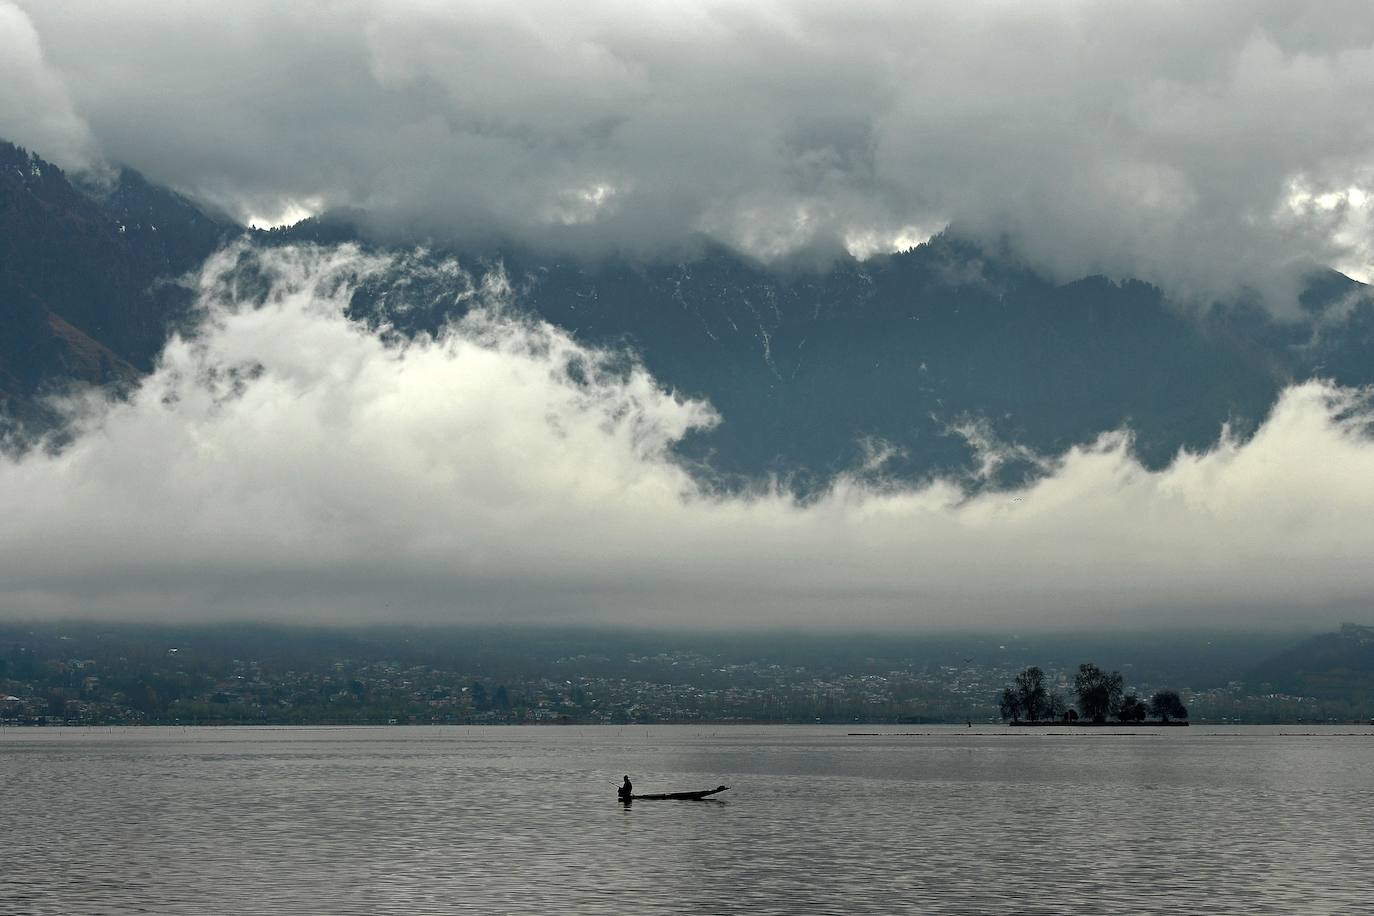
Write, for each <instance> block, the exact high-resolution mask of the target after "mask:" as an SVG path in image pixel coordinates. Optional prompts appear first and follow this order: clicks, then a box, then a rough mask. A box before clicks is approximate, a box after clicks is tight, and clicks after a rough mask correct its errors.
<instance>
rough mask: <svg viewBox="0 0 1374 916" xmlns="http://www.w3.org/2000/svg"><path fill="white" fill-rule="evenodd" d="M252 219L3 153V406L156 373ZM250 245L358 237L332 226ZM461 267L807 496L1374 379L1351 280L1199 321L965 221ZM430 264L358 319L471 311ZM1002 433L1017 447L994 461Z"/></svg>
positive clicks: (469, 258) (370, 291) (130, 181)
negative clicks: (996, 248)
mask: <svg viewBox="0 0 1374 916" xmlns="http://www.w3.org/2000/svg"><path fill="white" fill-rule="evenodd" d="M244 231H245V230H243V229H242V228H241V227H239V226H236V225H233V224H232V222H231V221H229V220H225V219H219V218H215V217H213V216H212V215H207V214H206V213H205V212H203V211H201V210H199V209H197V208H196V207H195V206H194V205H192V204H191V203H190V202H188V201H187V200H185V199H184V198H182V197H180V196H179V195H177V194H175V193H173V192H171V191H168V190H166V189H163V188H158V187H156V186H154V185H151V184H149V183H148V182H146V181H145V180H143V179H142V178H141V177H140V176H139V175H138V174H137V173H135V172H132V171H129V170H124V171H122V172H120V173H119V174H118V175H117V176H115V177H114V178H113V179H112V180H111V181H110V182H108V183H106V184H103V185H102V184H77V183H74V182H72V181H71V180H69V179H68V177H67V176H65V175H63V174H62V172H61V171H60V170H58V169H56V168H55V167H53V166H51V165H50V164H48V163H46V162H44V161H43V160H41V159H39V158H37V157H36V156H33V155H31V154H29V153H27V152H26V151H24V150H21V149H19V148H17V147H13V146H9V145H5V144H0V321H3V331H0V400H3V405H4V406H3V408H0V409H2V410H3V411H5V412H7V413H8V414H9V415H10V416H12V417H19V418H22V419H26V420H28V421H29V422H30V423H31V425H37V426H41V422H38V421H39V420H41V419H42V416H41V415H42V410H41V401H40V400H39V398H40V396H41V395H42V394H43V392H45V391H48V390H51V389H52V388H54V387H55V386H60V385H62V384H66V383H70V382H73V381H76V382H84V383H92V384H100V385H111V386H114V387H116V388H117V387H119V386H127V385H129V384H133V383H136V380H137V378H138V376H139V374H140V373H142V372H146V371H147V370H148V369H150V368H151V366H152V363H153V360H154V359H155V357H156V354H157V353H158V351H159V348H160V347H161V345H162V343H163V342H164V340H165V339H166V336H167V335H168V334H169V333H170V331H171V329H173V328H175V327H177V326H179V324H180V323H182V322H184V321H185V320H186V319H187V314H188V313H187V307H188V305H189V298H190V294H189V292H188V291H187V290H186V289H185V288H184V287H182V286H179V285H177V284H176V283H173V282H169V280H170V279H171V278H174V277H176V276H178V275H179V274H182V273H184V272H186V271H188V270H191V269H193V268H194V267H195V266H196V265H197V264H199V263H200V262H201V261H202V260H203V259H204V258H205V257H206V256H207V255H208V254H209V253H211V252H212V251H213V250H215V249H216V248H217V247H218V246H220V245H221V244H223V243H224V242H225V241H226V240H227V239H230V238H234V237H239V236H241V235H242V234H243V233H244ZM252 235H253V238H254V239H255V240H256V243H257V244H262V245H274V244H284V243H291V242H317V243H325V244H329V243H335V242H339V241H345V240H351V239H355V238H357V237H358V234H357V233H356V232H355V231H354V230H353V229H352V228H351V227H350V226H349V225H348V224H347V223H346V222H343V221H328V220H325V221H320V220H312V221H307V222H306V223H303V224H300V225H298V226H296V227H293V228H291V229H288V230H282V231H276V232H271V233H253V234H252ZM445 258H456V259H457V260H458V261H459V262H460V263H462V264H464V265H465V266H466V267H468V268H469V269H470V270H473V271H479V272H480V271H481V270H483V269H490V268H493V267H495V266H496V265H498V264H499V266H500V268H501V269H502V270H504V272H505V273H506V275H507V276H508V278H509V279H510V280H511V282H512V283H513V285H514V286H515V288H516V290H517V295H516V301H517V304H518V307H520V308H524V309H527V310H529V312H530V313H531V314H533V315H536V316H538V317H541V318H543V319H546V320H548V321H550V322H552V323H554V324H556V325H558V326H560V327H563V328H566V329H568V330H569V331H571V332H572V333H574V334H575V335H576V336H577V337H579V338H580V339H583V340H585V341H588V342H590V343H594V344H597V345H599V346H604V347H609V348H613V349H616V350H619V351H623V352H625V353H626V354H627V359H629V358H633V359H638V360H640V361H642V362H643V363H644V364H645V365H646V366H647V367H648V369H649V370H650V371H651V372H653V374H654V375H655V376H656V377H657V378H658V379H659V380H660V381H661V382H662V383H663V384H665V385H667V386H671V387H673V388H675V389H677V390H678V391H680V392H682V393H684V394H687V395H691V396H699V397H704V398H707V399H709V400H710V401H711V403H712V404H713V405H715V407H716V408H717V410H718V411H719V412H720V414H721V416H722V418H723V419H722V422H721V424H720V425H719V426H718V427H716V428H715V429H712V430H709V431H704V432H702V433H699V434H696V435H694V436H693V437H692V438H691V439H690V440H689V441H687V442H685V443H683V444H682V446H681V452H682V457H683V458H684V460H686V461H689V462H690V463H691V464H692V466H693V467H694V468H696V469H697V471H698V472H699V473H700V474H701V475H702V477H703V479H709V480H713V481H715V482H717V483H719V484H721V485H724V486H737V485H741V484H744V483H746V482H748V481H756V480H758V479H760V478H762V477H765V476H770V475H773V476H777V477H778V478H780V479H783V480H785V481H787V482H788V483H789V484H790V485H791V486H792V487H793V488H795V489H796V490H797V491H798V492H803V493H804V492H808V491H813V490H815V489H816V488H818V487H822V486H824V485H825V484H826V483H827V482H828V481H830V480H832V479H833V478H834V476H835V475H836V474H839V473H844V472H854V471H855V469H861V470H860V471H859V472H860V473H864V471H863V470H862V469H864V468H867V469H868V471H867V472H869V473H881V474H883V475H889V476H893V477H897V478H901V479H907V480H919V479H923V478H926V477H929V476H931V475H934V474H964V475H968V476H969V479H970V480H975V478H978V476H979V474H981V479H982V482H983V483H988V482H990V483H992V484H1006V483H1012V482H1015V481H1017V480H1020V479H1023V478H1025V477H1026V476H1028V475H1033V474H1035V473H1037V472H1038V471H1037V469H1038V466H1039V465H1038V462H1039V460H1040V457H1041V456H1044V455H1053V454H1056V453H1058V452H1060V451H1062V450H1063V449H1064V448H1066V447H1068V446H1070V445H1072V444H1075V443H1081V442H1085V441H1090V440H1092V439H1093V438H1094V437H1096V436H1097V435H1098V434H1100V433H1102V432H1103V431H1106V430H1111V429H1116V428H1120V427H1123V426H1129V427H1130V428H1131V429H1132V430H1133V431H1134V433H1135V436H1136V439H1135V442H1136V448H1137V450H1138V451H1139V453H1140V455H1141V457H1142V459H1143V460H1144V461H1145V462H1146V463H1147V464H1150V465H1154V466H1158V465H1160V464H1163V463H1166V462H1167V461H1169V460H1170V459H1171V458H1172V456H1173V455H1174V454H1176V453H1177V451H1178V450H1179V449H1180V448H1184V447H1187V448H1203V447H1206V446H1207V445H1208V444H1209V443H1212V442H1214V441H1215V440H1216V437H1217V435H1218V433H1219V431H1220V429H1221V427H1222V425H1223V424H1224V423H1230V424H1232V426H1233V428H1236V429H1239V430H1241V431H1244V430H1246V429H1252V428H1254V426H1255V425H1256V424H1257V423H1259V422H1260V421H1261V420H1262V419H1263V418H1264V416H1265V414H1266V413H1267V411H1268V410H1269V408H1270V406H1271V405H1272V404H1273V401H1274V398H1275V396H1276V395H1277V393H1278V392H1279V391H1280V390H1281V388H1282V387H1283V386H1284V385H1285V384H1288V383H1289V382H1291V381H1294V380H1298V379H1302V378H1307V377H1310V376H1313V375H1320V376H1324V377H1331V378H1334V379H1335V380H1337V381H1338V382H1341V383H1344V384H1352V385H1358V384H1367V383H1370V382H1374V360H1371V359H1370V356H1371V354H1374V298H1371V296H1370V295H1369V291H1368V290H1367V289H1366V288H1365V287H1362V286H1361V285H1360V284H1357V283H1355V282H1354V281H1351V280H1349V279H1348V278H1345V277H1343V276H1341V275H1339V274H1336V273H1334V272H1327V273H1324V274H1321V275H1318V276H1314V277H1313V278H1311V283H1310V285H1309V289H1308V293H1307V295H1306V296H1305V297H1304V308H1305V310H1306V313H1305V317H1304V318H1302V319H1300V320H1297V321H1293V322H1276V321H1274V320H1272V319H1270V318H1269V317H1267V316H1266V315H1264V314H1263V313H1262V312H1260V311H1259V310H1258V309H1257V308H1253V307H1248V306H1247V305H1246V304H1245V303H1243V302H1241V303H1232V304H1226V305H1218V306H1216V307H1214V308H1213V309H1212V310H1211V311H1210V312H1208V313H1207V314H1205V315H1198V314H1196V313H1191V312H1186V311H1185V310H1182V309H1180V308H1178V307H1176V306H1174V305H1173V304H1171V303H1168V302H1166V301H1165V300H1164V298H1163V297H1162V296H1161V294H1160V293H1159V291H1158V290H1157V289H1155V288H1154V287H1151V286H1148V285H1146V284H1143V283H1137V282H1131V281H1126V282H1113V281H1110V280H1107V279H1105V278H1102V277H1089V278H1086V279H1083V280H1079V281H1077V282H1073V283H1068V284H1055V283H1052V282H1049V281H1048V280H1046V279H1044V278H1043V277H1040V276H1037V275H1036V274H1035V273H1033V272H1031V271H1029V270H1027V269H1025V268H1024V267H1022V266H1020V265H1018V264H1017V263H1016V262H1015V261H1014V260H1013V259H1010V258H1008V257H1006V256H1005V255H1002V254H999V253H997V252H988V251H984V250H981V249H979V248H976V247H974V246H972V245H969V244H967V243H964V242H962V241H960V240H959V239H958V238H956V237H954V236H951V235H945V236H941V237H938V238H936V239H934V240H932V241H931V242H930V243H928V244H926V245H923V246H921V247H919V248H916V249H913V250H911V251H908V252H905V253H902V254H897V255H892V256H890V257H880V258H874V259H871V260H868V261H865V262H857V261H852V260H846V261H841V262H838V263H836V264H834V265H832V266H831V267H830V268H829V269H827V270H825V271H821V272H817V271H808V270H785V269H780V268H768V267H764V266H760V265H758V264H754V263H752V262H749V261H747V260H744V259H742V258H740V257H739V256H737V255H734V254H733V253H731V252H728V251H724V250H720V249H708V250H706V251H705V252H704V253H703V254H701V255H700V256H699V257H696V258H694V259H693V260H691V261H686V262H684V261H677V262H660V263H632V262H628V261H619V260H614V259H611V260H605V261H601V262H598V263H583V262H577V261H573V260H568V259H564V258H559V257H554V256H548V255H543V254H539V253H533V252H529V251H522V250H518V249H513V248H512V249H508V250H505V251H503V252H500V253H497V254H493V253H491V252H487V253H484V254H483V255H480V256H478V255H473V254H471V253H468V252H463V251H452V250H444V249H443V248H442V246H432V247H431V248H429V249H428V250H427V251H426V252H425V253H423V254H417V255H413V256H412V258H411V261H412V263H414V262H415V259H419V260H423V261H429V262H438V261H440V260H442V259H445ZM420 273H421V274H423V276H402V275H400V274H394V275H392V276H390V277H389V278H386V279H383V280H380V281H377V282H374V283H371V284H368V285H367V286H365V287H364V288H363V289H361V290H360V291H359V292H358V294H357V295H356V296H355V299H354V302H353V308H352V314H353V317H355V318H357V319H358V320H359V321H363V322H367V323H371V324H375V325H381V324H386V325H388V326H390V327H393V328H396V329H398V330H400V331H402V332H403V333H420V332H433V331H436V330H438V329H439V328H441V327H442V326H443V324H444V323H445V322H446V321H448V320H449V319H450V318H451V317H453V316H454V315H455V313H456V312H457V311H460V310H461V308H463V306H461V305H458V304H455V297H454V295H453V292H454V290H453V289H452V288H448V287H446V286H445V281H444V280H443V272H442V271H428V272H426V271H422V272H420ZM35 417H37V418H38V420H35V419H34V418H35ZM49 419H51V418H49ZM998 443H1002V444H1003V445H1005V446H1006V447H1004V448H1001V449H1000V451H998V452H997V454H999V455H1000V460H998V461H996V462H994V463H993V464H991V465H989V464H987V463H986V462H983V461H982V460H981V459H982V458H984V457H986V455H987V454H988V451H987V449H988V447H989V446H995V445H996V444H998Z"/></svg>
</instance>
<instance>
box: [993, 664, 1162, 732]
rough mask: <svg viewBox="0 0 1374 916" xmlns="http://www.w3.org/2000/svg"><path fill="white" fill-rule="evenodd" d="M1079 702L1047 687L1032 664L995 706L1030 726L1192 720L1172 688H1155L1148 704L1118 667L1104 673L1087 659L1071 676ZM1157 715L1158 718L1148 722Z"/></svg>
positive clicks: (1016, 722)
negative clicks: (1128, 687) (1070, 702)
mask: <svg viewBox="0 0 1374 916" xmlns="http://www.w3.org/2000/svg"><path fill="white" fill-rule="evenodd" d="M1073 692H1074V694H1075V695H1076V696H1077V698H1078V699H1077V706H1076V707H1075V706H1070V705H1068V704H1067V703H1066V702H1064V697H1063V695H1062V694H1060V692H1059V691H1057V690H1052V689H1049V688H1047V687H1046V686H1045V672H1044V671H1043V670H1041V669H1040V668H1039V667H1038V666H1035V665H1032V666H1031V667H1029V668H1027V669H1026V670H1024V671H1022V672H1021V673H1020V674H1018V675H1016V678H1015V681H1014V682H1013V683H1011V684H1008V685H1007V686H1006V687H1004V688H1003V689H1002V692H1001V694H1000V695H998V698H997V708H998V711H999V712H1000V713H1001V714H1002V718H1003V720H1007V719H1010V720H1011V721H1010V722H1009V723H1008V724H1009V725H1017V726H1027V727H1048V726H1065V725H1067V726H1093V727H1113V726H1123V725H1132V726H1134V725H1146V724H1149V725H1155V726H1161V725H1162V726H1177V725H1187V724H1188V721H1187V720H1188V707H1186V706H1184V705H1183V700H1182V698H1181V697H1179V695H1178V692H1177V691H1174V690H1157V691H1155V693H1154V695H1153V696H1151V697H1150V700H1149V702H1148V703H1147V702H1146V701H1144V700H1142V699H1141V698H1140V697H1138V696H1137V695H1136V692H1135V691H1134V690H1131V691H1129V692H1127V690H1126V685H1125V679H1124V678H1122V676H1121V672H1120V671H1111V672H1107V671H1103V670H1102V669H1101V668H1099V667H1097V666H1096V665H1094V664H1091V663H1088V662H1084V663H1083V664H1081V665H1079V666H1078V672H1077V674H1075V675H1074V678H1073ZM1150 715H1154V716H1155V717H1156V718H1155V721H1152V722H1148V723H1147V722H1146V718H1147V716H1150Z"/></svg>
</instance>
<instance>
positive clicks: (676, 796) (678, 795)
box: [620, 786, 730, 801]
mask: <svg viewBox="0 0 1374 916" xmlns="http://www.w3.org/2000/svg"><path fill="white" fill-rule="evenodd" d="M729 788H730V787H729V786H716V787H715V788H714V789H705V790H703V791H701V792H664V793H662V794H660V795H631V796H630V797H629V798H624V797H622V798H621V799H620V800H621V801H667V800H669V799H671V800H675V801H701V800H702V799H703V798H706V797H707V796H709V795H715V794H716V793H717V792H724V791H725V790H726V789H729Z"/></svg>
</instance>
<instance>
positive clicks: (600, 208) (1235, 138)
mask: <svg viewBox="0 0 1374 916" xmlns="http://www.w3.org/2000/svg"><path fill="white" fill-rule="evenodd" d="M0 9H2V10H3V15H4V16H5V17H6V20H7V21H13V22H15V23H20V24H21V25H22V27H20V28H17V29H12V30H8V35H7V38H6V40H7V42H8V44H10V45H13V46H15V48H18V49H19V50H21V51H22V52H23V53H22V54H19V55H17V56H16V55H11V56H10V58H9V59H10V60H11V64H10V67H9V69H10V70H14V71H15V72H14V73H10V74H7V75H8V77H9V78H8V79H6V80H5V81H4V82H3V84H2V85H0V132H3V133H8V134H10V135H11V137H12V139H15V140H18V141H20V142H28V143H30V144H32V145H35V146H41V147H43V148H45V149H49V150H51V151H53V152H54V154H56V155H58V156H59V157H61V156H65V157H66V159H67V161H68V162H71V163H75V164H82V163H83V161H86V160H89V161H96V160H99V159H105V160H109V161H116V162H123V163H128V164H131V165H133V166H135V167H137V168H140V169H142V170H144V171H145V172H146V173H148V174H149V176H150V177H151V178H153V179H154V180H157V181H161V182H165V183H168V184H171V185H173V186H175V187H177V188H178V189H180V190H183V191H185V192H187V193H189V194H192V195H193V196H195V197H197V198H199V199H201V200H203V201H207V202H211V203H214V204H217V205H219V206H222V207H224V208H226V209H228V210H229V211H231V212H233V213H236V214H238V216H239V217H240V218H242V219H245V220H247V219H250V218H257V219H262V220H273V219H277V218H282V217H283V214H294V215H299V214H300V213H302V212H306V211H309V210H320V209H328V208H337V207H354V208H359V209H361V210H363V211H366V212H367V213H368V214H370V217H369V218H370V220H371V228H372V229H373V231H375V232H378V233H380V234H382V235H384V236H387V237H393V238H416V237H427V236H436V237H443V238H446V239H455V240H458V241H461V242H465V243H473V242H491V241H498V242H507V241H512V240H513V241H518V242H523V243H527V244H531V245H537V246H552V247H557V248H565V249H569V250H573V251H577V252H582V253H585V254H593V255H594V254H601V253H605V252H608V251H622V252H624V251H629V252H634V253H638V254H641V255H646V256H654V255H662V254H665V253H671V252H675V251H678V250H680V249H681V248H683V247H684V246H690V245H692V244H694V243H695V241H696V240H698V239H700V238H702V237H706V238H711V239H715V240H718V241H723V242H725V243H727V244H730V245H732V246H734V247H736V248H739V249H741V250H743V251H746V252H748V253H750V254H752V255H755V256H758V257H761V258H765V259H769V258H782V257H788V256H791V255H795V254H797V253H798V252H807V251H819V252H822V253H824V252H835V251H839V250H841V249H843V248H848V249H849V250H851V251H853V252H856V253H859V254H867V253H871V252H875V251H881V250H885V249H891V248H897V247H902V246H907V245H910V244H912V243H913V242H915V241H919V240H920V239H922V238H925V237H927V236H928V235H930V234H931V233H933V232H935V231H937V230H939V229H940V228H941V227H943V226H946V225H953V226H954V227H955V228H956V229H957V231H959V232H961V233H963V234H966V235H968V236H970V237H973V238H975V239H977V240H979V241H982V242H985V243H987V242H994V243H998V244H1001V243H1003V242H1005V243H1006V244H1007V245H1008V246H1009V248H1010V250H1011V251H1012V252H1013V253H1014V254H1015V255H1017V256H1019V257H1021V258H1023V259H1025V260H1026V261H1027V262H1028V263H1029V264H1031V265H1032V266H1033V267H1035V268H1037V269H1039V270H1041V271H1043V272H1045V273H1047V274H1049V275H1051V276H1053V277H1055V278H1058V279H1072V278H1075V277H1079V276H1083V275H1087V274H1092V273H1104V274H1107V275H1110V276H1117V277H1120V276H1132V277H1137V278H1140V279H1144V280H1147V281H1150V282H1153V283H1155V284H1157V285H1159V286H1160V287H1161V288H1163V289H1165V290H1166V291H1167V292H1168V293H1170V294H1171V295H1173V296H1175V297H1176V298H1180V299H1187V300H1195V301H1199V302H1206V301H1209V300H1211V299H1215V298H1230V297H1234V296H1237V295H1241V294H1253V295H1254V296H1255V297H1257V298H1259V299H1261V300H1263V301H1264V302H1266V303H1267V304H1268V305H1270V306H1271V307H1272V308H1273V309H1274V310H1276V311H1280V312H1283V311H1285V310H1289V309H1291V308H1292V306H1293V302H1294V299H1295V295H1296V289H1297V285H1296V284H1297V278H1298V277H1299V275H1300V274H1301V273H1302V272H1303V271H1306V270H1308V269H1309V268H1310V267H1311V266H1313V265H1315V264H1329V265H1332V266H1335V267H1337V268H1338V269H1341V270H1344V271H1346V272H1348V273H1350V274H1351V275H1353V276H1357V277H1362V278H1363V277H1368V276H1369V274H1370V271H1371V260H1372V257H1371V247H1370V242H1369V239H1370V233H1369V231H1368V229H1369V226H1370V208H1371V206H1374V204H1371V201H1374V133H1372V132H1374V128H1371V127H1370V123H1371V120H1370V119H1369V118H1367V117H1363V116H1362V113H1363V111H1364V110H1365V109H1366V108H1367V100H1368V98H1369V97H1370V93H1371V91H1374V15H1371V13H1370V11H1369V8H1368V6H1367V5H1365V4H1357V3H1351V4H1341V3H1321V4H1316V3H1313V4H1250V3H1246V4H1239V3H1215V4H1205V5H1197V4H1163V5H1150V6H1145V7H1131V8H1129V9H1126V8H1122V7H1119V6H1104V5H1101V4H1093V3H1079V2H1070V3H1062V4H1056V5H1054V6H1052V7H1043V6H1040V7H1036V8H1035V9H1034V10H1033V11H1032V10H1031V9H1029V8H1022V7H1019V6H1016V5H1011V4H993V3H975V4H968V3H957V4H956V3H948V4H921V5H918V6H912V5H910V4H891V3H875V4H861V5H858V6H852V5H851V6H846V7H844V8H840V7H835V6H833V5H826V4H808V3H759V4H747V5H742V4H728V3H708V2H699V3H685V4H671V5H666V6H665V5H656V4H625V3H592V4H579V5H577V6H575V7H574V6H568V5H566V4H556V3H532V4H518V5H510V4H495V5H493V4H480V3H456V4H448V3H445V4H436V3H428V2H418V0H416V2H403V3H381V2H376V0H345V2H336V3H300V4H292V5H291V6H289V7H285V6H282V5H280V4H275V3H267V2H248V3H243V4H237V5H236V6H235V8H234V13H233V15H232V17H227V16H226V15H225V14H224V13H223V12H222V11H219V10H216V9H213V8H211V7H205V6H200V5H188V4H183V3H174V2H166V0H138V2H131V3H125V4H119V5H117V6H89V5H79V6H78V5H75V4H64V3H37V2H28V0H17V2H16V0H7V2H4V3H0ZM11 50H14V48H11ZM14 61H21V62H27V63H21V64H15V63H13V62H14ZM16 67H17V68H18V69H16ZM35 93H40V94H41V95H42V97H43V98H44V99H45V101H44V102H43V103H42V104H41V105H40V104H30V103H28V102H26V101H25V100H26V99H32V98H34V97H35V96H34V94H35ZM54 138H58V139H61V140H62V142H61V143H58V142H56V141H55V140H54Z"/></svg>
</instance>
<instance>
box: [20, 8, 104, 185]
mask: <svg viewBox="0 0 1374 916" xmlns="http://www.w3.org/2000/svg"><path fill="white" fill-rule="evenodd" d="M0 137H3V138H4V139H6V140H9V141H10V142H12V143H19V144H21V145H25V146H28V147H29V148H30V149H32V150H33V151H35V152H40V153H42V154H43V155H44V156H45V157H47V158H49V159H53V160H55V161H57V162H59V163H60V164H62V165H65V166H71V167H74V168H77V169H82V168H90V167H91V166H93V165H95V164H96V159H95V152H94V149H93V146H92V141H91V136H90V133H89V131H88V130H87V127H86V124H85V122H84V121H82V120H81V118H80V117H78V116H77V114H76V111H75V110H74V109H73V107H72V102H71V99H70V98H69V97H68V95H67V89H66V86H64V85H63V82H62V78H61V76H60V75H59V74H58V73H56V72H54V71H53V69H52V68H51V67H50V66H49V65H48V62H47V61H46V60H45V59H44V56H43V47H42V43H41V42H40V41H39V38H38V32H37V31H35V30H34V27H33V22H32V21H31V20H30V19H29V17H28V15H27V14H26V13H25V12H24V11H23V10H22V9H20V8H19V7H17V6H15V5H13V4H12V3H9V2H8V0H0Z"/></svg>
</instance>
